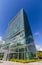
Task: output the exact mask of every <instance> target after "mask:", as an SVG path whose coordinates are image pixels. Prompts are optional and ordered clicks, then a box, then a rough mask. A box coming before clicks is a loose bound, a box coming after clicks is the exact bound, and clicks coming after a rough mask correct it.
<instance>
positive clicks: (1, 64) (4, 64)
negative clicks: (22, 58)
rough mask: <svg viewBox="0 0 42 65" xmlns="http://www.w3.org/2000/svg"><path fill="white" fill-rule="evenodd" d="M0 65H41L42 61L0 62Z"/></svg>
mask: <svg viewBox="0 0 42 65" xmlns="http://www.w3.org/2000/svg"><path fill="white" fill-rule="evenodd" d="M0 65H42V61H40V62H34V63H17V62H9V61H0Z"/></svg>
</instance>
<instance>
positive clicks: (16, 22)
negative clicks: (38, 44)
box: [4, 9, 36, 60]
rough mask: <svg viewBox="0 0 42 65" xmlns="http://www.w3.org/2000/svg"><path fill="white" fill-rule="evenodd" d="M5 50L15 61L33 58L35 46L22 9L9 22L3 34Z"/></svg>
mask: <svg viewBox="0 0 42 65" xmlns="http://www.w3.org/2000/svg"><path fill="white" fill-rule="evenodd" d="M4 40H5V42H6V44H9V46H7V45H6V47H5V48H8V49H9V50H10V55H11V54H12V55H13V56H12V57H13V58H15V59H17V58H18V59H25V60H27V59H32V58H34V57H35V52H36V49H35V45H34V40H33V36H32V32H31V28H30V25H29V21H28V18H27V15H26V13H25V11H24V9H21V10H20V12H19V13H18V14H17V15H16V16H15V17H14V18H13V19H12V20H11V21H10V23H9V24H8V27H7V30H6V32H5V36H4Z"/></svg>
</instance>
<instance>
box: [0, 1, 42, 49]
mask: <svg viewBox="0 0 42 65" xmlns="http://www.w3.org/2000/svg"><path fill="white" fill-rule="evenodd" d="M21 8H24V10H25V11H26V13H27V16H28V20H29V23H30V26H31V29H32V33H33V37H34V41H35V44H37V45H40V47H41V48H42V0H0V37H3V35H4V33H5V30H6V29H7V26H8V23H9V22H10V20H11V19H12V18H13V17H14V16H15V15H16V14H17V13H18V11H19V10H20V9H21Z"/></svg>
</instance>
